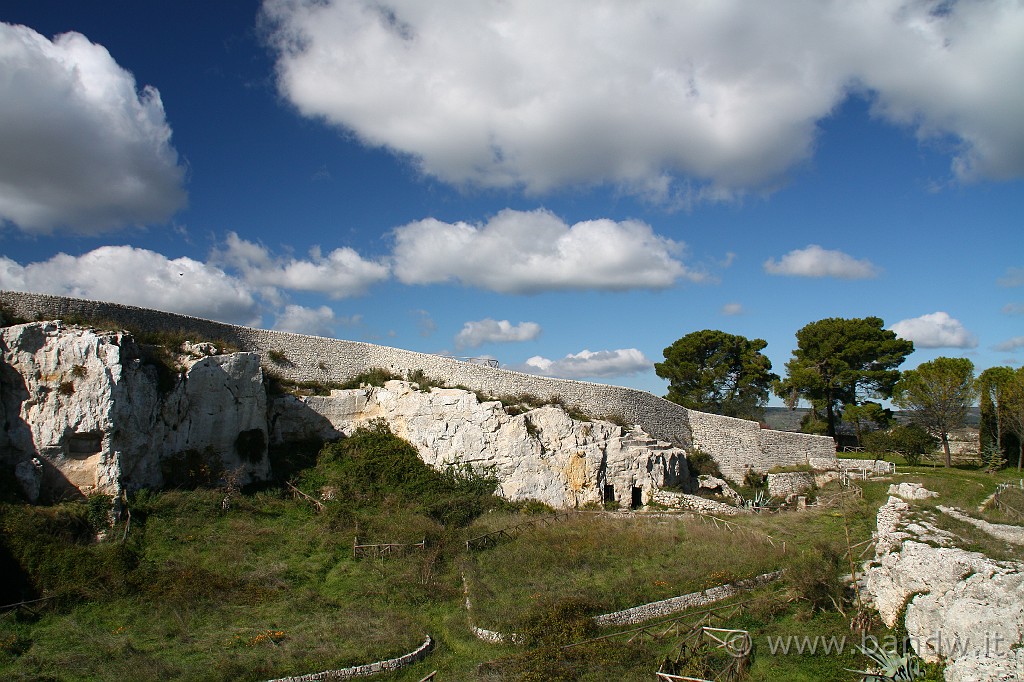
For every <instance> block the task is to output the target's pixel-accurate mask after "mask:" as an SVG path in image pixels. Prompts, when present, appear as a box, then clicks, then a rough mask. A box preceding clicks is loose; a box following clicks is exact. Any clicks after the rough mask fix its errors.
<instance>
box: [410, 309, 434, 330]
mask: <svg viewBox="0 0 1024 682" xmlns="http://www.w3.org/2000/svg"><path fill="white" fill-rule="evenodd" d="M412 314H413V315H415V316H416V328H417V329H418V330H419V333H420V336H422V337H428V336H430V335H432V334H433V333H434V332H435V331H437V323H436V322H434V318H433V317H431V316H430V312H429V311H427V310H413V311H412Z"/></svg>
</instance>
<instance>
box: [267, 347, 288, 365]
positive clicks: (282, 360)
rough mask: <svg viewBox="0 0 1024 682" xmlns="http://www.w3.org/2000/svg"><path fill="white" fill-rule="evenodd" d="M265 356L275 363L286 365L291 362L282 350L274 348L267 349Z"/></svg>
mask: <svg viewBox="0 0 1024 682" xmlns="http://www.w3.org/2000/svg"><path fill="white" fill-rule="evenodd" d="M267 357H268V358H270V361H271V362H273V363H274V364H275V365H282V366H287V365H290V364H292V362H291V360H289V359H288V356H287V355H285V354H284V351H282V350H278V349H276V348H271V349H270V350H268V351H267Z"/></svg>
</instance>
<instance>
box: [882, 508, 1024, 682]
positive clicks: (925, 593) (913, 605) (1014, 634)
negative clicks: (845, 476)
mask: <svg viewBox="0 0 1024 682" xmlns="http://www.w3.org/2000/svg"><path fill="white" fill-rule="evenodd" d="M876 539H877V545H876V552H875V559H874V561H873V562H871V563H870V564H869V566H868V567H867V568H866V570H865V575H864V580H863V583H864V591H865V593H866V594H867V595H868V596H869V598H870V599H871V601H872V602H873V604H874V605H875V607H876V608H877V609H878V612H879V615H880V616H881V617H882V620H883V621H884V622H885V624H886V625H888V626H889V627H893V626H894V625H895V624H896V620H897V618H898V617H899V615H900V613H901V611H903V609H904V606H905V625H906V629H907V634H908V636H909V637H910V641H911V645H912V646H913V648H914V650H915V651H916V652H917V653H918V655H920V656H921V657H922V658H924V659H925V660H927V661H936V660H944V661H946V662H947V667H946V673H945V675H946V680H947V681H948V682H954V681H955V682H960V681H963V682H966V681H967V680H975V681H987V680H1010V679H1019V678H1018V677H1015V676H1013V675H1015V674H1018V673H1019V672H1020V671H1021V666H1022V664H1024V659H1022V658H1020V657H1019V654H1020V653H1021V650H1020V649H1019V647H1020V644H1021V643H1022V642H1024V601H1022V600H1021V598H1020V595H1021V594H1024V563H1020V562H1003V561H994V560H992V559H990V558H988V557H986V556H985V555H983V554H980V553H978V552H968V551H966V550H963V549H960V548H957V547H954V546H950V545H952V543H953V542H954V541H955V537H954V536H953V535H952V534H950V533H948V532H945V531H942V530H940V529H937V528H935V527H934V526H932V525H931V524H930V523H928V522H927V521H921V520H919V521H916V522H915V521H913V520H912V518H911V509H910V506H909V505H908V504H907V503H906V502H904V501H902V500H900V499H899V498H897V497H890V498H889V501H888V502H887V503H886V504H885V505H883V506H882V507H881V508H880V509H879V511H878V531H877V537H876ZM937 545H938V546H937ZM943 545H946V546H943ZM1007 671H1009V674H1010V676H1005V675H1006V674H1007ZM1013 671H1017V672H1016V673H1014V672H1013Z"/></svg>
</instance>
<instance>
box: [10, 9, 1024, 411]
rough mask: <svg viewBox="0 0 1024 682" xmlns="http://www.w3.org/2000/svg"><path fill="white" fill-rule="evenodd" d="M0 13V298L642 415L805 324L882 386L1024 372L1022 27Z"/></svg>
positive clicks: (772, 352) (931, 19)
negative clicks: (318, 345)
mask: <svg viewBox="0 0 1024 682" xmlns="http://www.w3.org/2000/svg"><path fill="white" fill-rule="evenodd" d="M553 7H557V9H553ZM0 21H2V22H3V24H2V25H0V287H2V288H5V289H18V290H31V291H44V292H49V293H58V294H69V295H75V296H82V297H85V298H96V299H103V300H115V301H121V302H125V303H131V304H136V305H143V306H149V307H155V308H161V309H166V310H173V311H177V312H184V313H189V314H194V315H199V316H202V317H210V318H214V319H220V320H224V321H229V322H235V323H241V324H251V325H254V326H263V327H268V328H278V329H287V330H290V331H298V332H306V333H314V334H321V335H329V336H336V337H339V338H348V339H354V340H364V341H371V342H375V343H381V344H386V345H392V346H397V347H400V348H408V349H412V350H418V351H424V352H431V353H445V354H454V355H458V356H473V357H492V358H496V359H498V360H499V362H500V363H501V364H502V365H503V366H505V367H509V368H513V369H520V370H525V371H533V372H537V373H542V374H549V375H554V376H564V377H570V378H582V379H590V380H596V381H602V382H606V383H614V384H620V385H626V386H634V387H637V388H642V389H646V390H650V391H653V392H654V393H657V394H662V393H664V391H665V386H664V382H662V381H661V380H660V379H658V377H657V376H655V374H654V372H653V363H654V362H657V361H659V360H661V359H662V350H663V349H664V348H665V347H666V346H668V345H669V344H671V343H672V342H673V341H674V340H675V339H677V338H679V337H681V336H683V335H685V334H687V333H689V332H692V331H696V330H700V329H722V330H724V331H727V332H730V333H734V334H742V335H745V336H748V337H751V338H754V337H758V338H763V339H765V340H766V341H767V342H768V347H767V349H766V351H765V352H766V353H767V354H768V356H769V357H770V358H771V360H772V362H773V365H774V369H775V371H776V372H778V373H780V374H782V373H784V364H785V362H786V361H787V360H788V359H789V357H790V355H791V352H792V349H793V347H794V344H795V337H794V335H795V333H796V331H797V330H798V329H800V328H801V327H802V326H804V325H805V324H807V323H809V322H812V321H815V320H819V319H822V318H825V317H863V316H868V315H875V316H878V317H881V318H882V319H883V320H884V321H885V323H886V325H887V326H889V327H891V328H893V329H894V330H896V331H897V332H898V333H899V334H901V335H902V336H905V337H907V338H911V339H912V340H913V341H914V342H915V346H916V348H917V350H916V351H915V353H914V354H913V355H912V356H911V357H910V359H909V360H908V362H907V363H906V365H905V368H910V367H913V366H916V365H917V364H918V363H920V362H923V361H927V360H930V359H932V358H934V357H937V356H939V355H946V356H964V357H969V358H971V359H972V360H973V361H974V363H975V365H976V367H977V368H978V370H979V371H980V370H981V369H984V368H986V367H990V366H995V365H1012V366H1018V365H1019V364H1020V362H1021V359H1022V357H1024V256H1022V249H1021V246H1022V244H1024V240H1022V238H1021V228H1022V223H1024V183H1022V177H1024V124H1022V123H1021V121H1024V89H1022V88H1021V87H1020V83H1022V82H1024V7H1022V6H1021V4H1020V3H1019V2H1013V1H1005V2H997V1H986V0H980V1H978V2H970V3H968V2H955V1H954V2H928V1H924V0H915V1H905V2H902V3H891V2H881V1H875V2H849V1H839V0H835V1H831V2H821V3H814V4H811V5H808V4H807V3H803V2H779V3H771V4H770V6H769V3H759V2H750V3H741V2H735V3H691V2H676V1H674V0H673V1H665V2H659V1H655V0H652V1H650V2H638V3H617V2H593V1H592V0H586V1H582V0H580V1H575V0H573V1H570V0H566V2H564V3H560V4H559V5H557V6H552V5H551V4H550V3H543V2H522V3H497V2H475V1H474V2H433V3H422V2H417V1H415V0H396V1H395V2H391V3H389V4H387V5H386V6H384V5H383V4H382V3H374V2H355V1H353V2H341V1H339V0H334V1H332V2H316V3H313V2H303V1H300V0H267V1H266V2H263V3H259V2H231V3H215V2H207V1H198V0H195V1H176V2H159V3H158V2H147V3H138V2H75V3H68V2H59V1H48V0H32V1H31V2H20V1H17V0H15V1H13V2H12V1H8V2H5V3H4V6H3V8H2V9H0ZM776 402H777V401H776Z"/></svg>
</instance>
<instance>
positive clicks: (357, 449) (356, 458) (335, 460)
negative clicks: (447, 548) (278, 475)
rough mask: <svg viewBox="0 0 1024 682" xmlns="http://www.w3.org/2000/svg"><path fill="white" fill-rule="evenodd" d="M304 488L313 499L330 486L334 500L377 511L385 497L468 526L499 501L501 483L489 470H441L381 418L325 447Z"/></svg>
mask: <svg viewBox="0 0 1024 682" xmlns="http://www.w3.org/2000/svg"><path fill="white" fill-rule="evenodd" d="M300 485H301V486H302V487H303V488H305V489H306V490H305V492H307V493H308V494H311V495H314V496H315V495H317V494H318V493H319V489H320V488H322V487H324V486H331V487H333V488H335V489H337V493H336V495H335V499H337V500H339V501H344V504H347V505H349V506H351V507H353V508H369V507H374V506H377V505H379V504H381V503H383V502H384V501H385V499H386V500H388V501H395V502H401V503H404V504H407V505H412V506H414V507H418V508H420V509H422V510H423V512H424V513H426V514H427V515H428V516H430V517H431V518H433V519H434V520H436V521H438V522H440V523H443V524H445V525H446V526H464V525H467V524H469V523H470V522H471V521H473V520H474V519H475V518H477V517H478V516H479V515H480V514H482V513H483V512H485V511H486V510H487V509H489V508H492V507H495V506H498V505H500V503H501V501H500V500H498V499H497V498H495V497H494V496H493V493H494V491H495V489H496V488H497V486H498V479H497V478H496V477H495V476H494V475H493V474H492V473H491V472H478V471H474V470H473V469H472V468H471V467H469V466H452V467H450V468H449V469H448V470H447V471H444V472H441V471H437V470H435V469H433V468H431V467H430V466H428V465H427V464H426V463H424V462H423V460H421V459H420V457H419V453H418V451H417V450H416V448H415V447H414V446H413V445H412V444H411V443H409V442H408V441H405V440H402V439H401V438H399V437H398V436H396V435H394V434H393V433H392V432H391V430H390V428H388V425H387V423H386V422H384V421H383V420H380V421H376V422H372V423H370V424H369V425H368V426H364V427H360V428H359V429H357V430H356V432H355V433H353V434H352V435H351V436H349V437H348V438H344V439H342V440H340V441H337V442H334V443H328V444H327V445H325V446H324V447H323V449H322V450H321V451H320V454H319V456H318V458H317V466H316V468H315V469H312V470H308V471H306V472H303V474H302V477H301V483H300Z"/></svg>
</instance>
